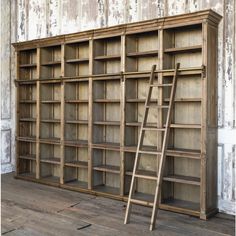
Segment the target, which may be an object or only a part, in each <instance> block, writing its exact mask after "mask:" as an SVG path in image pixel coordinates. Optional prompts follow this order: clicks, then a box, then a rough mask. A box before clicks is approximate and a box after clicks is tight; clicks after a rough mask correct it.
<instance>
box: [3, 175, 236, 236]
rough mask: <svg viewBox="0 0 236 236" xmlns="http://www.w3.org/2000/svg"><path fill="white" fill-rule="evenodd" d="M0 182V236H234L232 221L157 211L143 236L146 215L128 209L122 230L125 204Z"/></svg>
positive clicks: (136, 208) (144, 210)
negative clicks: (153, 224)
mask: <svg viewBox="0 0 236 236" xmlns="http://www.w3.org/2000/svg"><path fill="white" fill-rule="evenodd" d="M1 178H2V204H1V211H2V212H1V213H2V223H1V227H2V228H1V229H2V235H7V236H15V235H17V236H21V235H22V236H23V235H24V236H25V235H30V236H39V235H40V236H41V235H49V236H50V235H52V236H53V235H59V236H60V235H61V236H62V235H63V236H65V235H73V236H74V235H82V236H84V235H85V236H86V235H98V236H100V235H101V236H102V235H107V236H113V235H114V236H115V235H117V236H118V235H119V236H120V235H124V236H126V235H137V236H143V235H161V236H162V235H168V236H172V235H173V236H178V235H201V236H210V235H215V236H220V235H221V236H223V235H234V233H235V226H234V217H232V216H229V215H225V214H223V213H219V214H217V215H216V216H215V217H213V218H211V219H210V220H208V221H202V220H199V219H198V218H195V217H190V216H186V215H181V214H177V213H172V212H168V211H159V213H158V218H157V229H156V230H154V231H153V232H149V221H150V216H151V209H150V208H147V207H142V206H134V207H133V214H132V215H131V222H130V224H128V225H124V224H123V221H124V215H125V207H126V203H124V202H120V201H116V200H112V199H108V198H104V197H98V196H93V195H89V194H84V193H78V192H73V191H68V190H64V189H59V188H55V187H50V186H46V185H41V184H36V183H33V182H27V181H23V180H17V179H14V175H13V174H4V175H2V176H1Z"/></svg>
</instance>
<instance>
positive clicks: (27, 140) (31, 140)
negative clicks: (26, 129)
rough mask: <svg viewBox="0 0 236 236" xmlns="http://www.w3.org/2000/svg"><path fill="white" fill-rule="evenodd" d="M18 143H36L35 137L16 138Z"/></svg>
mask: <svg viewBox="0 0 236 236" xmlns="http://www.w3.org/2000/svg"><path fill="white" fill-rule="evenodd" d="M17 140H18V141H25V142H36V136H31V137H29V136H28V137H22V136H18V137H17Z"/></svg>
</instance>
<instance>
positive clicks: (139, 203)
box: [130, 198, 153, 206]
mask: <svg viewBox="0 0 236 236" xmlns="http://www.w3.org/2000/svg"><path fill="white" fill-rule="evenodd" d="M130 202H131V203H133V204H137V205H142V206H153V202H148V201H143V200H138V199H133V198H131V199H130Z"/></svg>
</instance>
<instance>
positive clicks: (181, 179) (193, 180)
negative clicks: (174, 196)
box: [163, 175, 200, 186]
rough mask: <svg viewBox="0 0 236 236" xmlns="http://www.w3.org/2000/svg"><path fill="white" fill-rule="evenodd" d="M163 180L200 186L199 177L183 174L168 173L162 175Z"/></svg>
mask: <svg viewBox="0 0 236 236" xmlns="http://www.w3.org/2000/svg"><path fill="white" fill-rule="evenodd" d="M163 180H164V181H169V182H174V183H181V184H191V185H198V186H200V178H197V177H190V176H183V175H168V176H164V177H163Z"/></svg>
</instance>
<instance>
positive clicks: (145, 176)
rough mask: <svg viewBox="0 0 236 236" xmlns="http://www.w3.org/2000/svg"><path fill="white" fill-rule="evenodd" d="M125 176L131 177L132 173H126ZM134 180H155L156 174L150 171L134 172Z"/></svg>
mask: <svg viewBox="0 0 236 236" xmlns="http://www.w3.org/2000/svg"><path fill="white" fill-rule="evenodd" d="M126 175H130V176H132V175H133V171H126ZM135 177H136V178H143V179H150V180H157V172H155V171H150V170H136V173H135Z"/></svg>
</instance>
